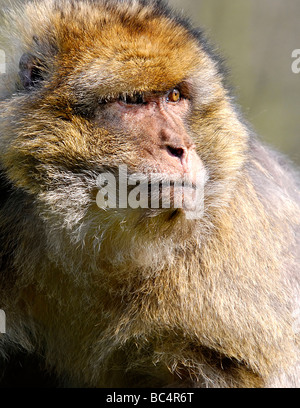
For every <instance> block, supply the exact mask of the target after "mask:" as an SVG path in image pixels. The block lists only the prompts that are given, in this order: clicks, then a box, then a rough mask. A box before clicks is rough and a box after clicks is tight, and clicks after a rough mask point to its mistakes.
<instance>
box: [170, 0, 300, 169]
mask: <svg viewBox="0 0 300 408" xmlns="http://www.w3.org/2000/svg"><path fill="white" fill-rule="evenodd" d="M169 4H171V5H172V6H173V7H174V8H176V9H177V10H179V11H180V12H183V14H184V15H187V16H189V17H190V18H191V20H192V21H193V22H194V24H195V25H196V26H198V27H201V28H204V30H205V31H206V33H207V36H208V38H209V39H210V40H211V42H212V44H213V45H214V46H215V47H216V49H217V50H218V52H219V53H220V54H221V56H223V57H224V58H225V60H226V62H227V67H228V68H229V72H230V78H229V79H230V81H229V82H230V84H231V85H232V86H233V88H234V94H235V95H236V97H237V102H238V104H239V105H240V106H241V110H242V112H243V113H244V116H245V118H246V119H247V120H248V121H249V122H250V123H251V124H252V126H253V128H254V130H255V131H256V132H257V133H258V134H259V135H260V137H261V138H262V139H263V140H265V141H266V142H267V143H269V144H271V145H273V146H274V147H275V148H277V149H278V150H281V151H282V152H285V153H287V154H288V155H289V156H290V157H291V158H292V160H293V161H294V162H297V163H298V164H300V73H299V74H294V73H293V72H292V68H291V65H292V62H293V59H292V52H293V50H295V49H300V0H184V1H183V0H169Z"/></svg>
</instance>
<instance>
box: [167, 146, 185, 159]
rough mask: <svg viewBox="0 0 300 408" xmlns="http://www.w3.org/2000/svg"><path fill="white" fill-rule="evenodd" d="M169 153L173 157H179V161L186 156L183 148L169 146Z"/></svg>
mask: <svg viewBox="0 0 300 408" xmlns="http://www.w3.org/2000/svg"><path fill="white" fill-rule="evenodd" d="M167 151H168V153H169V154H170V155H171V156H174V157H178V158H179V159H182V157H183V155H184V150H183V149H182V148H181V147H172V146H167Z"/></svg>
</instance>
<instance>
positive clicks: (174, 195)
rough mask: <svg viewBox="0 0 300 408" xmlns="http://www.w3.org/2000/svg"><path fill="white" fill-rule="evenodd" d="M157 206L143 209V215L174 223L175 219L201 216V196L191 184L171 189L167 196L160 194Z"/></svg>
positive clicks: (199, 217) (198, 217) (192, 218)
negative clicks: (178, 188)
mask: <svg viewBox="0 0 300 408" xmlns="http://www.w3.org/2000/svg"><path fill="white" fill-rule="evenodd" d="M159 203H160V206H159V207H158V208H148V209H144V211H143V216H144V217H146V218H157V219H158V220H159V221H160V222H164V223H174V222H176V221H179V220H181V221H184V220H185V219H186V220H195V219H201V218H202V217H203V208H204V206H203V196H202V192H201V191H198V190H197V189H196V188H194V187H193V186H190V187H184V188H183V189H180V190H176V189H173V190H172V191H171V194H170V195H169V196H168V197H164V196H163V195H161V196H160V200H159ZM166 203H167V204H168V205H164V204H166Z"/></svg>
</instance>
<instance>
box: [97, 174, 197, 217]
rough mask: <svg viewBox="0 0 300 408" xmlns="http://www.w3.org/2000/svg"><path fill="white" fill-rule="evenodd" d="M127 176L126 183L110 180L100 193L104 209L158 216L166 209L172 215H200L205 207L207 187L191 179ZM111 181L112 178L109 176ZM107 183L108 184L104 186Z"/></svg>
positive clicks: (99, 198) (99, 197)
mask: <svg viewBox="0 0 300 408" xmlns="http://www.w3.org/2000/svg"><path fill="white" fill-rule="evenodd" d="M143 177H144V179H139V180H136V181H137V182H135V183H133V179H132V178H131V179H127V183H126V185H124V183H123V185H121V184H120V183H114V182H111V181H110V182H108V183H106V184H103V185H102V187H101V188H100V189H99V192H98V194H97V200H96V201H97V204H98V207H99V208H101V209H105V210H109V209H115V210H122V212H123V211H124V210H128V211H130V212H131V211H138V213H139V214H140V213H141V212H142V214H143V216H146V217H155V216H157V215H158V214H161V213H165V214H167V216H168V217H170V219H174V218H175V217H176V216H178V215H179V214H184V215H186V217H187V218H190V217H191V218H199V217H201V216H202V210H203V187H204V185H203V184H202V183H201V185H197V184H195V183H193V182H191V181H190V180H182V179H180V178H177V179H175V180H174V179H170V178H167V177H164V178H158V177H154V178H153V179H152V180H151V182H149V180H148V179H147V175H144V176H143ZM108 181H109V180H108ZM103 186H104V187H103Z"/></svg>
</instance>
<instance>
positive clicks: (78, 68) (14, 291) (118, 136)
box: [0, 0, 300, 387]
mask: <svg viewBox="0 0 300 408" xmlns="http://www.w3.org/2000/svg"><path fill="white" fill-rule="evenodd" d="M6 26H7V28H5V29H4V30H3V33H2V35H1V38H2V39H3V41H4V38H7V40H6V43H5V44H6V47H7V50H8V51H7V54H8V58H10V59H9V64H10V67H11V69H10V73H9V74H8V75H7V76H6V77H5V78H4V79H3V80H2V84H1V94H2V100H3V101H2V102H1V105H0V120H1V137H0V152H1V154H0V167H1V174H2V179H1V180H2V181H1V200H2V202H1V208H0V241H1V249H0V251H1V252H0V265H2V266H1V270H0V271H1V273H0V308H2V309H3V310H5V312H6V315H7V335H3V336H2V337H1V343H0V344H1V347H0V351H1V352H2V354H3V356H5V355H8V354H9V352H10V350H11V349H12V348H14V347H17V348H22V349H24V350H25V351H26V352H28V353H36V354H40V355H42V356H44V358H45V361H46V367H48V368H49V369H50V370H52V371H53V372H54V373H55V374H56V376H58V378H59V379H60V381H61V383H62V384H63V385H68V386H89V387H95V386H98V387H109V386H121V387H130V386H146V387H150V386H167V385H173V386H193V387H261V386H294V387H296V386H299V385H300V384H299V376H298V374H299V373H298V365H297V363H298V354H299V350H298V336H297V331H296V330H295V319H296V320H297V316H298V315H297V313H299V310H298V308H299V272H298V271H299V262H298V261H299V255H298V254H299V220H300V206H299V203H300V200H299V198H300V197H299V186H298V183H297V181H296V179H297V177H298V176H297V175H295V174H294V172H293V170H291V169H290V168H289V165H287V164H285V160H284V159H282V158H281V157H280V156H279V155H277V154H275V153H273V152H272V151H271V150H270V149H269V148H266V147H264V146H262V145H261V143H260V142H259V141H257V139H256V138H255V136H254V135H252V134H251V132H250V131H249V130H248V128H247V126H246V125H245V124H244V123H243V121H242V120H241V118H240V117H239V115H238V114H237V112H236V109H235V107H234V105H233V102H232V100H231V98H230V96H229V93H228V91H227V90H226V88H225V87H224V84H223V76H222V74H221V72H220V69H219V66H218V64H217V62H216V59H215V58H214V57H213V56H211V55H210V54H209V53H208V51H207V46H206V44H205V42H204V39H203V37H202V35H200V34H197V33H195V32H194V31H192V29H191V28H190V27H189V25H188V23H186V22H182V21H180V20H179V19H178V18H176V17H174V16H173V14H172V13H171V12H169V11H168V10H167V8H166V7H165V6H163V5H161V4H160V3H156V2H147V3H146V4H144V2H140V1H138V0H132V1H128V2H117V1H106V2H105V1H95V2H92V1H68V0H62V1H58V2H57V1H54V0H53V1H52V0H47V1H43V2H36V3H28V4H27V5H26V6H25V7H24V9H23V8H22V7H20V8H16V10H14V11H12V12H11V13H10V14H8V15H7V23H6ZM7 33H8V34H7ZM11 37H12V39H11ZM9 38H10V40H9V41H8V39H9ZM24 53H29V54H30V55H32V56H33V57H34V63H35V64H36V65H38V66H39V69H40V72H41V74H40V75H41V76H42V77H43V80H42V82H41V84H39V85H38V86H36V87H34V88H33V89H31V90H29V91H28V90H26V89H22V83H21V82H20V78H19V75H18V71H19V68H18V62H19V60H20V58H21V57H22V55H23V54H24ZM182 82H186V83H187V84H189V86H190V87H191V89H192V109H191V112H190V116H189V120H188V123H187V124H186V127H187V129H188V132H189V134H190V135H191V137H192V138H193V140H194V143H195V144H196V148H197V152H198V155H199V157H200V158H201V160H202V162H203V163H204V165H205V168H206V170H207V172H208V175H209V179H208V182H207V185H206V188H205V206H204V209H205V211H204V215H203V217H202V219H200V220H194V221H191V220H187V219H186V218H185V215H184V213H181V214H179V215H178V216H177V217H176V218H175V219H168V218H167V217H166V215H165V213H158V214H156V216H149V214H147V213H145V212H143V211H142V210H123V211H121V210H120V211H118V212H113V211H106V212H104V211H101V210H100V209H99V208H98V207H97V206H96V203H95V189H96V177H97V175H98V174H99V171H100V170H101V168H103V166H105V167H114V166H116V165H118V164H120V163H126V164H127V165H128V168H129V169H130V171H132V172H135V171H139V170H143V171H146V170H147V168H148V167H147V166H148V164H147V166H146V168H145V157H144V155H143V152H141V150H140V149H139V147H138V145H136V144H135V143H134V142H133V140H132V139H130V137H128V135H127V134H126V132H125V131H123V129H122V125H120V130H119V131H118V132H114V133H113V132H112V131H111V130H110V128H109V126H108V125H109V121H110V120H111V118H110V117H109V115H108V116H105V115H104V114H103V113H101V115H102V116H101V117H100V118H101V119H102V120H103V124H102V123H100V125H99V117H98V118H97V115H96V114H95V111H96V110H97V109H98V108H97V103H98V102H97V101H99V99H100V100H105V99H109V98H113V97H118V95H120V94H122V93H133V92H134V91H137V90H138V91H143V92H152V93H155V92H166V91H167V90H168V89H170V88H172V87H174V86H176V85H177V84H180V83H182Z"/></svg>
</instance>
